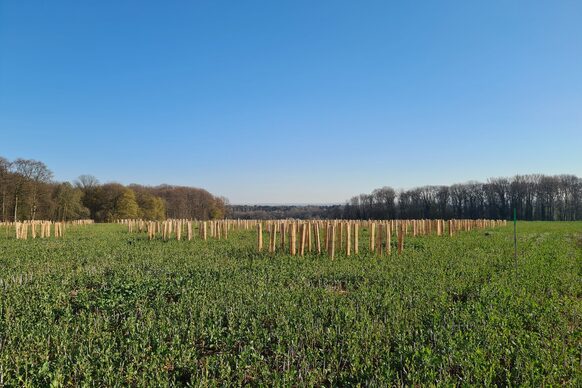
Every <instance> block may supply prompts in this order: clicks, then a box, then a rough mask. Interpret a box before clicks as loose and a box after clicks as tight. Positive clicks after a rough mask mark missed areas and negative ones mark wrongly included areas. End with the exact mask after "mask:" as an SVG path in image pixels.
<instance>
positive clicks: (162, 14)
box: [0, 0, 582, 203]
mask: <svg viewBox="0 0 582 388" xmlns="http://www.w3.org/2000/svg"><path fill="white" fill-rule="evenodd" d="M0 135H1V136H0V155H3V156H5V157H7V158H9V159H14V158H17V157H23V158H32V159H39V160H42V161H44V162H45V163H46V164H47V165H48V166H49V167H50V168H51V169H52V170H53V171H54V173H55V178H56V179H58V180H73V179H75V178H76V177H77V176H78V175H80V174H86V173H89V174H93V175H95V176H96V177H97V178H99V179H100V180H101V181H102V182H107V181H117V182H121V183H126V184H127V183H132V182H135V183H143V184H151V185H155V184H159V183H170V184H181V185H192V186H197V187H203V188H206V189H207V190H209V191H211V192H212V193H215V194H218V195H224V196H226V197H228V198H229V199H230V200H231V202H232V203H308V202H309V203H333V202H343V201H344V200H346V199H348V198H349V197H351V196H352V195H355V194H359V193H361V192H369V191H371V190H372V189H374V188H377V187H381V186H383V185H390V186H393V187H395V188H408V187H412V186H417V185H424V184H450V183H455V182H464V181H467V180H485V179H487V178H488V177H493V176H509V175H514V174H516V173H532V172H541V173H547V174H554V173H572V174H577V175H579V176H582V2H581V1H543V2H540V1H481V2H474V1H455V2H445V1H425V2H421V1H398V2H397V1H392V2H391V1H378V2H369V1H337V0H334V1H228V2H226V1H207V2H201V1H149V2H148V1H121V0H116V1H78V0H76V1H37V2H35V1H18V0H13V1H10V0H0Z"/></svg>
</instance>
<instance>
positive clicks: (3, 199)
mask: <svg viewBox="0 0 582 388" xmlns="http://www.w3.org/2000/svg"><path fill="white" fill-rule="evenodd" d="M0 206H1V214H0V217H2V218H1V221H14V220H17V221H22V220H41V219H42V220H64V221H66V220H74V219H83V218H91V219H93V220H95V221H97V222H106V221H114V220H117V219H123V218H142V219H146V220H162V219H166V218H189V219H200V220H207V219H218V218H224V216H225V214H226V200H225V199H224V198H219V197H216V196H214V195H212V194H210V193H209V192H208V191H206V190H203V189H199V188H194V187H183V186H170V185H160V186H155V187H150V186H142V185H136V184H131V185H128V186H124V185H121V184H119V183H105V184H101V183H100V182H99V181H98V180H97V178H95V177H93V176H91V175H82V176H80V177H79V178H78V179H77V180H76V181H75V182H73V183H70V182H55V181H54V180H53V173H52V171H51V170H50V169H49V168H48V167H47V166H46V165H45V164H44V163H43V162H40V161H37V160H31V159H20V158H19V159H16V160H14V161H9V160H8V159H6V158H3V157H0Z"/></svg>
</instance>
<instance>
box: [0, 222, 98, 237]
mask: <svg viewBox="0 0 582 388" xmlns="http://www.w3.org/2000/svg"><path fill="white" fill-rule="evenodd" d="M92 223H93V220H74V221H68V222H54V221H44V220H34V221H23V222H0V226H3V227H6V228H14V232H15V236H16V239H17V240H28V238H29V237H30V238H32V239H35V238H50V237H51V236H52V237H55V238H60V237H63V235H64V233H65V230H66V227H67V225H89V224H92Z"/></svg>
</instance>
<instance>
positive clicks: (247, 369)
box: [0, 222, 582, 386]
mask: <svg viewBox="0 0 582 388" xmlns="http://www.w3.org/2000/svg"><path fill="white" fill-rule="evenodd" d="M512 230H513V229H512V227H510V226H508V227H504V228H498V229H494V230H476V231H472V232H464V233H460V234H459V235H457V236H454V237H452V238H449V237H436V236H432V237H418V238H408V239H407V240H406V242H405V244H406V250H405V253H404V254H403V255H401V256H398V255H392V256H391V257H376V256H372V255H368V254H367V253H366V250H365V249H363V251H364V252H361V255H360V256H359V257H350V258H347V257H343V256H342V255H339V256H338V257H336V259H335V260H334V261H331V260H330V259H329V258H328V257H326V256H316V255H313V256H311V255H309V256H306V257H304V258H301V257H291V256H288V255H284V254H277V255H276V256H274V257H271V256H269V254H267V253H262V254H259V253H257V252H255V249H254V243H255V235H254V232H252V231H249V232H232V233H230V235H229V240H228V241H224V240H220V241H215V240H209V241H207V242H204V241H200V240H198V239H195V240H194V241H191V242H188V241H174V240H172V241H167V242H163V241H159V240H157V241H148V240H147V239H146V236H145V234H144V235H136V234H133V235H130V234H128V233H127V232H126V231H125V229H124V228H123V227H122V226H120V225H112V224H100V225H92V226H87V227H77V228H69V229H68V230H67V233H66V235H65V237H64V238H63V239H62V240H55V239H50V240H40V239H36V240H27V241H23V240H15V239H14V238H13V237H12V236H11V235H10V236H9V237H7V235H6V233H5V231H4V230H2V229H0V279H1V282H2V283H1V284H0V379H1V380H0V386H1V385H2V384H4V385H6V386H13V385H27V386H46V385H49V384H51V383H52V384H55V385H57V386H58V385H65V386H79V385H92V386H104V385H106V386H116V385H117V386H127V385H135V386H144V385H147V386H152V385H154V386H157V385H164V386H165V385H168V384H170V385H178V386H180V385H194V386H199V385H239V384H245V383H248V384H253V385H325V386H329V385H354V384H357V383H362V385H376V386H386V385H398V384H406V385H412V384H417V383H418V384H423V385H424V384H463V385H464V384H476V385H484V384H489V385H491V384H498V385H509V384H511V385H522V384H523V385H531V386H539V385H541V384H544V383H545V384H555V385H558V384H566V385H572V386H576V385H577V386H580V385H581V384H582V334H581V322H582V299H581V298H582V223H557V222H555V223H549V222H547V223H542V222H531V223H520V224H519V253H520V254H519V259H518V261H517V263H516V262H515V260H514V258H513V236H512ZM361 241H362V242H364V241H366V240H365V238H364V237H362V239H361ZM362 245H363V244H362Z"/></svg>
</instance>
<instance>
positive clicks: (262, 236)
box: [119, 220, 507, 258]
mask: <svg viewBox="0 0 582 388" xmlns="http://www.w3.org/2000/svg"><path fill="white" fill-rule="evenodd" d="M119 222H120V223H123V224H125V225H127V228H128V231H129V232H130V233H131V232H146V233H147V235H148V238H149V239H150V240H153V239H156V238H158V237H161V238H162V239H163V240H169V239H176V240H182V239H184V240H192V239H193V236H194V230H195V229H198V235H199V237H200V238H201V239H203V240H207V239H208V238H209V237H210V238H214V239H228V234H229V230H230V231H233V230H253V229H254V230H255V231H256V249H257V251H259V252H263V251H268V252H269V253H271V254H274V253H276V252H277V251H278V250H279V251H281V252H285V253H289V254H291V255H293V256H295V255H300V256H303V255H305V254H306V252H312V253H313V252H317V253H318V254H322V253H325V254H327V255H329V256H330V257H331V258H334V257H335V255H336V253H340V252H341V253H344V254H346V255H347V256H351V255H352V254H354V255H357V254H359V251H360V248H361V247H362V242H361V240H360V237H362V236H363V231H367V234H368V236H367V240H368V241H367V245H368V250H369V251H370V252H372V253H376V254H379V255H382V254H386V255H390V254H391V253H392V250H393V248H394V249H395V250H396V251H397V252H398V253H399V254H401V253H402V252H403V251H404V247H405V244H404V240H405V238H406V236H427V235H436V236H447V235H448V236H453V235H454V234H455V233H457V232H461V231H470V230H473V229H484V228H495V227H498V226H505V225H507V221H505V220H446V221H445V220H382V221H374V220H368V221H359V220H309V221H298V220H268V221H261V220H220V221H190V220H166V221H143V220H121V221H119ZM393 245H395V246H394V247H393Z"/></svg>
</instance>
